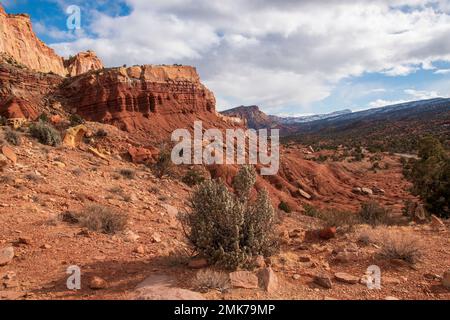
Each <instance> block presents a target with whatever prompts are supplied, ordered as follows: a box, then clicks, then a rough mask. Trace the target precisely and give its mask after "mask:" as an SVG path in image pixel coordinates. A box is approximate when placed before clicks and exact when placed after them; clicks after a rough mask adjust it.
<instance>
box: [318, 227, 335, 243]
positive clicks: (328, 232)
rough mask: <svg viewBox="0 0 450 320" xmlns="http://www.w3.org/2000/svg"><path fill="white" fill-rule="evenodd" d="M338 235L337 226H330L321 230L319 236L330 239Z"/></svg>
mask: <svg viewBox="0 0 450 320" xmlns="http://www.w3.org/2000/svg"><path fill="white" fill-rule="evenodd" d="M335 236H336V228H335V227H329V228H325V229H322V230H320V231H319V237H320V238H321V239H323V240H330V239H333V238H334V237H335Z"/></svg>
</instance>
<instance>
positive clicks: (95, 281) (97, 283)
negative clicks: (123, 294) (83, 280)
mask: <svg viewBox="0 0 450 320" xmlns="http://www.w3.org/2000/svg"><path fill="white" fill-rule="evenodd" d="M107 287H108V283H107V282H106V281H105V280H104V279H102V278H100V277H93V278H92V279H91V281H90V282H89V288H91V289H92V290H102V289H106V288H107Z"/></svg>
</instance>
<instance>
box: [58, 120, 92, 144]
mask: <svg viewBox="0 0 450 320" xmlns="http://www.w3.org/2000/svg"><path fill="white" fill-rule="evenodd" d="M87 131H88V129H87V128H86V126H85V125H82V124H81V125H79V126H76V127H72V128H69V129H67V131H66V135H65V136H64V141H63V144H64V146H66V147H69V148H73V149H75V148H77V147H78V146H79V145H80V144H81V142H82V141H83V138H84V136H85V134H86V132H87Z"/></svg>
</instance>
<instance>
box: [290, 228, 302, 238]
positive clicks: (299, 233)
mask: <svg viewBox="0 0 450 320" xmlns="http://www.w3.org/2000/svg"><path fill="white" fill-rule="evenodd" d="M301 236H302V230H300V229H294V230H292V231H291V232H289V238H291V239H298V238H301Z"/></svg>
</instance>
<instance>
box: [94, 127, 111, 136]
mask: <svg viewBox="0 0 450 320" xmlns="http://www.w3.org/2000/svg"><path fill="white" fill-rule="evenodd" d="M95 136H96V137H97V138H104V137H107V136H108V132H106V131H105V130H104V129H98V130H97V132H96V133H95Z"/></svg>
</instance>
